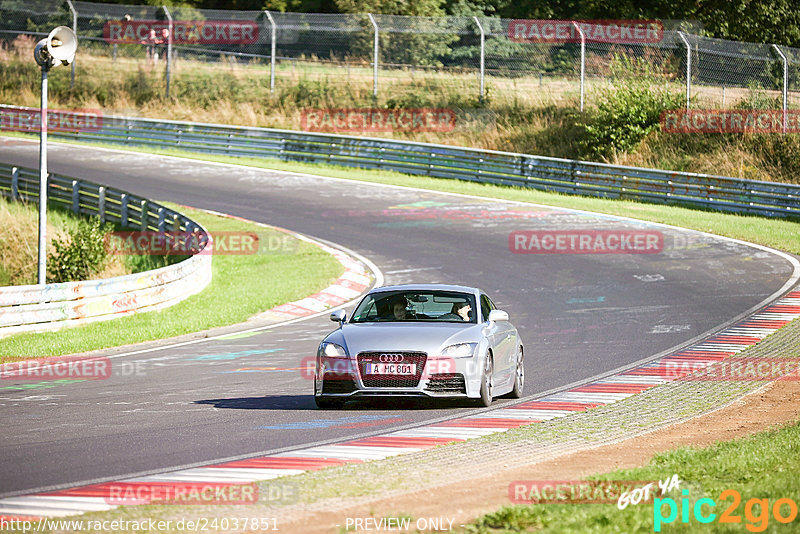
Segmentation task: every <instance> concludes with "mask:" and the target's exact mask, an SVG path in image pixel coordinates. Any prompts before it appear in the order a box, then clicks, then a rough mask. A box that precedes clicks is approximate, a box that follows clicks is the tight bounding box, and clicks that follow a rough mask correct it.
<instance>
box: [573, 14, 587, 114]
mask: <svg viewBox="0 0 800 534" xmlns="http://www.w3.org/2000/svg"><path fill="white" fill-rule="evenodd" d="M572 25H573V26H574V27H575V29H576V30H578V33H579V34H580V36H581V113H582V112H583V95H584V77H585V75H586V35H585V34H584V33H583V30H582V29H581V27H580V26H579V25H578V23H577V22H575V21H574V20H573V21H572Z"/></svg>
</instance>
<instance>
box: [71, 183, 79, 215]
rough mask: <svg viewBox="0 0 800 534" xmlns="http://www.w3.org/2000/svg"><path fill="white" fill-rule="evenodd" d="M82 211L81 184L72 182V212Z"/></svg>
mask: <svg viewBox="0 0 800 534" xmlns="http://www.w3.org/2000/svg"><path fill="white" fill-rule="evenodd" d="M80 210H81V182H80V180H72V212H73V213H75V214H78V213H80Z"/></svg>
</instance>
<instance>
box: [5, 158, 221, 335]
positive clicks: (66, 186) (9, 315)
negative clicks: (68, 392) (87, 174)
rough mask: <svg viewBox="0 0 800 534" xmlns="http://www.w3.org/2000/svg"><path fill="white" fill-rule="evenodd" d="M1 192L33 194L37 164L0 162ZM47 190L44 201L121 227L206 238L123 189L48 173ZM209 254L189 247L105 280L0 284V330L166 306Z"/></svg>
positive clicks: (185, 291)
mask: <svg viewBox="0 0 800 534" xmlns="http://www.w3.org/2000/svg"><path fill="white" fill-rule="evenodd" d="M0 195H3V196H5V197H7V198H10V199H13V200H24V201H28V202H33V201H38V198H39V173H38V171H35V170H33V169H25V168H21V167H12V166H9V165H3V164H0ZM48 198H49V201H50V203H51V204H55V205H60V206H62V207H65V208H67V209H71V210H72V211H74V212H75V213H80V214H85V215H94V216H97V217H99V218H100V219H101V220H102V221H104V222H113V223H118V224H120V225H121V226H123V227H125V228H132V229H136V230H143V231H148V230H149V231H160V232H164V231H174V232H181V235H186V234H190V233H194V234H196V236H197V238H198V240H199V242H200V243H201V245H203V247H208V246H211V236H210V234H209V233H208V232H207V231H206V230H205V229H204V228H203V227H202V226H200V225H199V224H197V223H196V222H194V221H193V220H191V219H189V218H188V217H186V216H184V215H181V214H180V213H178V212H176V211H174V210H171V209H169V208H167V207H164V206H162V205H160V204H158V203H157V202H153V201H151V200H147V199H145V198H142V197H139V196H136V195H133V194H131V193H127V192H125V191H120V190H118V189H114V188H111V187H104V186H100V185H97V184H94V183H91V182H87V181H85V180H77V179H72V178H64V177H61V176H55V175H52V174H51V175H50V177H49V188H48ZM184 233H185V234H184ZM211 258H212V256H211V254H196V255H194V256H191V257H189V258H188V259H186V260H183V261H181V262H178V263H175V264H173V265H169V266H167V267H162V268H160V269H154V270H152V271H146V272H141V273H134V274H130V275H126V276H119V277H116V278H107V279H104V280H88V281H81V282H66V283H60V284H47V285H29V286H10V287H0V337H3V336H6V335H10V334H17V333H20V332H35V331H44V330H53V329H58V328H61V327H63V326H71V325H78V324H84V323H88V322H93V321H101V320H106V319H113V318H115V317H120V316H122V315H128V314H132V313H138V312H142V311H148V310H155V309H160V308H165V307H168V306H172V305H173V304H175V303H177V302H179V301H181V300H183V299H185V298H186V297H188V296H190V295H194V294H195V293H198V292H199V291H201V290H202V289H203V288H204V287H205V286H206V285H208V283H209V282H210V281H211Z"/></svg>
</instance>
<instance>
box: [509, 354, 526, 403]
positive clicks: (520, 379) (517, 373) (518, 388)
mask: <svg viewBox="0 0 800 534" xmlns="http://www.w3.org/2000/svg"><path fill="white" fill-rule="evenodd" d="M524 388H525V362H524V361H523V359H522V347H521V346H520V348H519V356H518V357H517V366H516V368H515V369H514V388H513V389H512V390H511V393H509V394H508V396H509V397H511V398H512V399H520V398H522V390H523V389H524Z"/></svg>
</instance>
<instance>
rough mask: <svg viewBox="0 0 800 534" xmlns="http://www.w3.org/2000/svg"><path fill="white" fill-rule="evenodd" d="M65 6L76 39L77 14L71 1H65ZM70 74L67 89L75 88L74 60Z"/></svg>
mask: <svg viewBox="0 0 800 534" xmlns="http://www.w3.org/2000/svg"><path fill="white" fill-rule="evenodd" d="M67 6H69V10H70V11H71V12H72V31H74V32H75V39H77V38H78V12H77V11H75V6H73V5H72V1H71V0H67ZM71 67H72V72H70V75H69V88H70V89H74V88H75V60H74V59H73V60H72V64H71Z"/></svg>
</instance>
